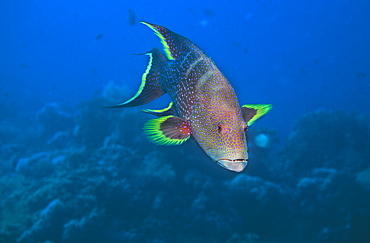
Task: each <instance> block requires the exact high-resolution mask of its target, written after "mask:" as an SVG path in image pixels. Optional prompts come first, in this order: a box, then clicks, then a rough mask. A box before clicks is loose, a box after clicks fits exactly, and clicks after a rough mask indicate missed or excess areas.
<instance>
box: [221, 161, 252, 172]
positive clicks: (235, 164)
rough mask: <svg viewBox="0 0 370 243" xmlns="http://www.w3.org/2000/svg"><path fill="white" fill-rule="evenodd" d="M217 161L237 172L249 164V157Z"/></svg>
mask: <svg viewBox="0 0 370 243" xmlns="http://www.w3.org/2000/svg"><path fill="white" fill-rule="evenodd" d="M216 162H217V164H219V165H221V166H222V167H224V168H225V169H228V170H231V171H235V172H241V171H243V170H244V168H245V167H247V165H248V160H247V159H219V160H217V161H216Z"/></svg>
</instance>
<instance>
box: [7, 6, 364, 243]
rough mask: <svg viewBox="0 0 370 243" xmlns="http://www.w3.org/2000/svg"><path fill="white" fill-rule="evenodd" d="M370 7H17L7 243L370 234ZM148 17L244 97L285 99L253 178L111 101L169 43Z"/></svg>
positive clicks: (261, 123) (10, 80)
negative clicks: (152, 131) (152, 132)
mask: <svg viewBox="0 0 370 243" xmlns="http://www.w3.org/2000/svg"><path fill="white" fill-rule="evenodd" d="M369 13H370V2H369V1H363V0H353V1H345V0H337V1H319V0H313V1H304V0H302V1H293V0H286V1H274V0H259V1H257V0H255V1H237V0H232V1H224V0H222V1H217V2H215V1H160V2H156V1H140V0H136V1H85V0H83V1H77V2H76V1H33V0H30V1H27V2H25V1H19V0H15V1H2V2H1V3H0V33H1V35H0V114H1V116H0V145H1V151H0V152H1V154H0V164H1V167H0V170H1V176H2V177H1V179H0V183H1V184H0V186H1V188H0V190H1V195H2V197H3V198H6V200H5V199H4V200H3V201H2V202H0V206H1V211H0V212H1V213H0V222H1V223H0V227H1V228H0V242H14V241H18V242H46V241H51V242H112V241H116V242H197V241H199V242H226V241H229V242H370V235H369V233H368V232H367V231H368V230H367V229H368V228H370V222H369V218H370V209H369V205H370V204H369V198H370V197H369V188H370V184H369V178H370V172H369V169H368V168H369V165H370V154H369V152H368V148H370V142H369V134H370V132H369V120H368V117H369V115H370V58H369V57H370V15H369ZM140 20H145V21H148V22H150V23H154V24H158V25H162V26H165V27H167V28H169V29H171V30H172V31H174V32H177V33H179V34H181V35H183V36H185V37H187V38H189V39H190V40H192V41H193V42H194V43H195V44H197V45H198V46H199V47H200V48H201V49H202V50H204V51H205V52H206V53H207V55H209V56H210V57H211V58H212V59H213V60H214V61H215V63H216V64H217V66H218V67H219V68H220V70H221V71H222V72H223V73H224V74H225V76H226V77H227V78H228V79H229V81H230V82H231V84H232V85H233V87H234V88H235V90H236V92H237V94H238V99H239V101H240V103H241V104H251V103H257V104H258V103H271V104H273V106H274V107H273V109H272V110H271V112H270V113H269V114H268V115H266V116H264V117H263V118H261V119H260V120H258V121H257V122H256V123H255V125H253V127H254V128H251V131H250V145H251V159H252V162H251V165H250V167H248V168H247V169H246V170H245V171H244V172H243V173H241V174H236V173H231V172H228V171H226V170H224V169H222V168H219V167H218V166H216V165H214V164H212V163H211V161H210V160H209V159H208V158H207V157H206V156H205V155H204V154H202V152H201V151H200V149H199V148H198V147H197V146H196V145H195V144H194V143H192V142H189V143H187V144H185V145H183V146H181V147H156V146H154V145H152V144H150V143H149V142H148V141H147V140H146V138H145V137H144V135H143V134H142V132H141V127H142V125H143V124H144V123H145V121H147V120H148V119H150V118H151V117H149V116H148V115H143V114H141V113H139V111H138V110H137V109H135V108H130V109H128V110H126V109H125V110H124V111H123V110H108V109H104V108H102V107H103V106H104V105H109V104H110V105H114V104H115V103H113V102H122V101H125V100H127V99H128V98H131V97H132V95H133V94H135V92H136V90H137V89H138V87H139V85H140V80H141V75H142V73H143V72H144V70H145V68H146V65H147V61H148V60H147V57H146V56H140V55H132V54H138V53H143V52H146V51H149V50H151V49H152V48H153V47H160V48H161V44H160V41H159V40H158V38H157V37H156V36H155V35H154V34H153V33H152V31H151V30H150V29H149V28H147V27H146V26H144V25H142V24H140V23H139V21H140ZM109 84H110V86H109ZM112 84H114V85H112ZM107 87H110V88H107ZM104 90H105V91H104ZM104 92H105V93H104ZM102 93H103V94H102ZM112 94H117V95H116V96H115V97H112ZM167 103H168V98H166V97H163V98H161V99H159V100H158V101H155V102H153V104H148V105H146V106H145V108H162V107H164V106H166V105H167ZM297 121H299V122H297ZM258 134H264V135H266V136H267V137H268V139H269V142H270V144H269V146H267V147H266V148H265V147H264V148H260V147H258V144H257V142H256V141H255V140H254V138H256V137H257V135H258ZM53 178H59V179H60V178H69V179H68V180H69V181H72V182H73V183H72V184H74V185H75V187H73V186H72V185H70V184H68V182H67V181H63V180H61V179H60V181H58V180H59V179H55V180H53ZM99 180H100V182H97V181H99ZM45 185H50V186H49V187H48V188H45ZM83 188H85V189H84V190H82V189H83ZM86 188H89V189H86ZM105 192H106V193H105ZM67 194H68V195H67ZM22 195H23V196H22ZM15 201H16V202H21V203H19V205H18V204H17V205H15V206H14V202H15ZM274 202H277V205H275V204H274ZM10 205H13V206H10ZM83 205H85V206H83ZM86 205H87V206H86ZM330 205H332V207H331V206H330ZM83 207H85V209H81V208H83ZM61 212H63V213H61ZM63 215H64V216H63ZM40 218H41V219H40ZM37 219H40V220H41V222H39V221H37ZM297 225H298V226H297ZM96 229H100V231H99V230H98V233H96V231H97V230H96ZM91 231H93V232H94V233H90V232H91Z"/></svg>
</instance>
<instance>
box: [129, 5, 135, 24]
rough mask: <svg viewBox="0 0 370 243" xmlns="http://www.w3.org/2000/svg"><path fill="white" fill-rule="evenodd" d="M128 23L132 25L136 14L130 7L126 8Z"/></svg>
mask: <svg viewBox="0 0 370 243" xmlns="http://www.w3.org/2000/svg"><path fill="white" fill-rule="evenodd" d="M128 23H129V25H131V26H134V25H135V24H136V14H135V12H134V10H132V9H129V10H128Z"/></svg>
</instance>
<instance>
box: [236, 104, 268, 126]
mask: <svg viewBox="0 0 370 243" xmlns="http://www.w3.org/2000/svg"><path fill="white" fill-rule="evenodd" d="M271 108H272V105H271V104H259V105H255V104H253V105H243V106H242V108H241V109H242V113H243V118H244V121H245V122H246V123H247V124H248V126H250V125H252V124H253V123H254V122H255V121H256V120H257V119H258V118H260V117H261V116H263V115H265V114H266V113H267V112H269V111H270V110H271Z"/></svg>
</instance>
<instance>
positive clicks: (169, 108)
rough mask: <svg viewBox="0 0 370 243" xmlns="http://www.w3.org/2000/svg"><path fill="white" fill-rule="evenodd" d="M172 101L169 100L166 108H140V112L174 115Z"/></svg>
mask: <svg viewBox="0 0 370 243" xmlns="http://www.w3.org/2000/svg"><path fill="white" fill-rule="evenodd" d="M172 105H173V102H171V103H170V104H169V105H168V106H167V107H166V108H164V109H162V110H151V109H146V110H142V112H145V113H148V114H151V115H155V116H169V115H174V114H176V112H175V110H174V108H173V107H172Z"/></svg>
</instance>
